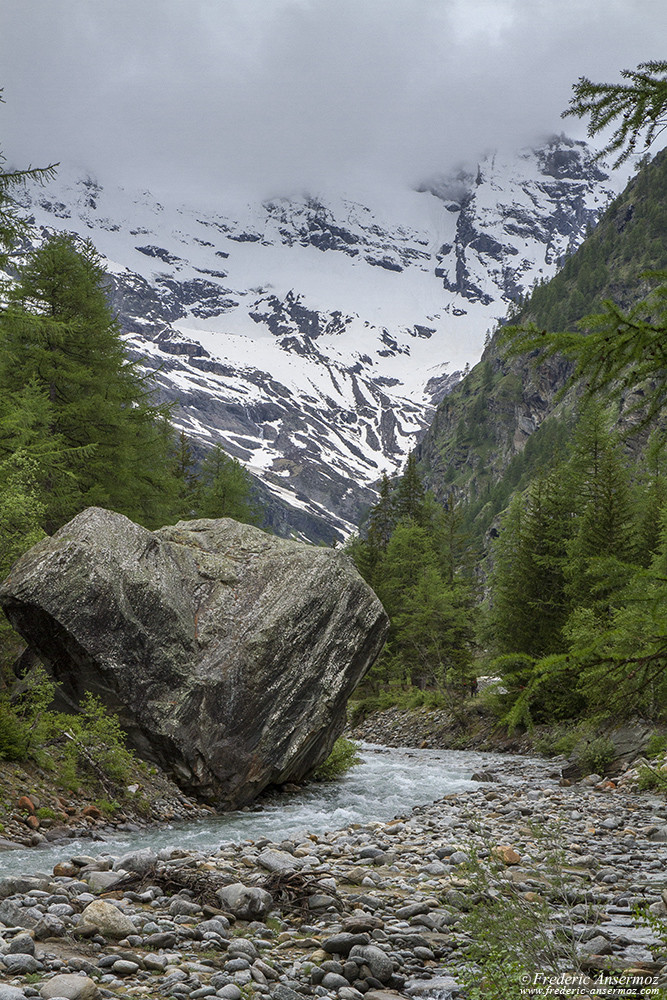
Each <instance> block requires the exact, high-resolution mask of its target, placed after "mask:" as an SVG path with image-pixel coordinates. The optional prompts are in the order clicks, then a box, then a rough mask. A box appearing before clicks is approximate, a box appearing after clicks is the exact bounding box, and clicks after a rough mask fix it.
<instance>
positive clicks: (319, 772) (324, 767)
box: [311, 736, 361, 781]
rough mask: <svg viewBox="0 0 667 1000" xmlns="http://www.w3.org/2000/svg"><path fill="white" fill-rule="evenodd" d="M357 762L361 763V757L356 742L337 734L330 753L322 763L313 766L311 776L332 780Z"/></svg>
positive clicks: (320, 779)
mask: <svg viewBox="0 0 667 1000" xmlns="http://www.w3.org/2000/svg"><path fill="white" fill-rule="evenodd" d="M357 764H361V757H360V756H359V752H358V747H357V745H356V743H353V742H352V741H351V740H347V739H345V737H344V736H339V737H338V739H337V740H336V742H335V743H334V745H333V749H332V751H331V753H330V754H329V756H328V757H327V759H326V760H325V761H324V763H323V764H320V766H319V767H316V768H315V770H314V771H313V773H312V774H311V778H312V779H313V780H314V781H332V780H333V779H334V778H340V777H341V775H343V774H345V773H346V772H347V771H349V770H350V768H351V767H356V765H357Z"/></svg>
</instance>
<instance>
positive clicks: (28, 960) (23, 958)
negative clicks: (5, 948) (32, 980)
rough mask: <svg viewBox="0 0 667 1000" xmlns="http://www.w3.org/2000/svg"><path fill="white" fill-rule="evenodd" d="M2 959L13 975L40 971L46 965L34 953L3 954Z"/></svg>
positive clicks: (0, 958) (0, 957) (0, 959)
mask: <svg viewBox="0 0 667 1000" xmlns="http://www.w3.org/2000/svg"><path fill="white" fill-rule="evenodd" d="M0 961H2V962H4V963H5V968H6V969H7V971H8V972H9V973H11V975H13V976H17V975H29V974H30V973H31V972H38V971H39V970H40V969H43V968H44V966H43V965H42V963H41V962H38V961H37V959H36V958H33V956H32V955H7V954H5V955H2V956H0Z"/></svg>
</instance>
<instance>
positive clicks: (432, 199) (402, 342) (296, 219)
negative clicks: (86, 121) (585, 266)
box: [25, 136, 612, 537]
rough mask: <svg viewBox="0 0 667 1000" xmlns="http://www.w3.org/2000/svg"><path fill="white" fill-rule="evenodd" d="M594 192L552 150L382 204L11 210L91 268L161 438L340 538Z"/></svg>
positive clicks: (570, 145)
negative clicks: (215, 460) (210, 451)
mask: <svg viewBox="0 0 667 1000" xmlns="http://www.w3.org/2000/svg"><path fill="white" fill-rule="evenodd" d="M611 194H612V192H611V186H610V184H609V181H608V177H607V175H606V174H605V173H604V172H603V171H602V170H601V169H600V168H599V166H598V165H597V164H596V163H595V162H593V160H592V157H591V155H590V153H589V151H588V150H587V147H586V145H585V144H584V143H581V142H573V141H571V140H568V139H566V138H564V137H562V136H561V137H559V138H557V139H553V140H551V141H550V142H549V143H547V144H546V145H545V146H543V147H542V148H540V149H537V150H523V151H521V152H519V153H518V154H515V155H512V156H509V155H500V154H493V155H489V156H486V157H485V158H483V159H482V160H481V161H480V162H479V164H478V165H477V168H476V169H475V170H473V171H464V170H462V171H459V172H457V173H456V174H455V175H452V176H443V177H440V178H435V179H431V180H430V181H429V182H428V183H424V184H421V185H419V187H418V188H416V189H414V190H406V191H403V192H398V193H397V192H395V191H392V192H391V195H390V196H387V195H386V194H384V193H383V192H381V191H378V190H375V191H371V192H364V193H363V195H361V194H360V195H359V196H358V197H357V198H356V199H354V200H353V199H351V198H349V197H342V196H340V195H338V194H332V193H331V192H329V193H327V194H326V195H324V194H322V195H319V196H317V197H315V196H312V195H309V196H302V197H298V198H295V197H291V198H274V199H271V200H266V201H262V202H258V203H255V204H243V205H232V204H230V203H229V202H228V201H226V200H225V197H224V195H220V197H219V198H217V199H216V198H211V199H210V200H209V204H207V205H204V204H201V205H186V204H172V203H169V204H167V203H160V202H158V201H157V200H156V199H155V198H154V197H153V196H152V195H151V194H150V193H148V192H142V193H139V192H136V191H130V190H128V189H123V188H116V189H112V188H110V187H108V186H107V187H104V188H102V187H101V185H100V184H98V183H97V182H96V181H95V180H93V179H92V178H91V177H89V176H85V177H81V176H76V175H73V174H70V175H68V174H67V173H66V172H61V173H60V175H59V176H58V177H57V178H56V180H55V181H54V182H52V183H50V184H49V185H48V186H46V187H37V186H36V187H33V188H30V189H28V190H27V192H26V195H25V207H26V209H27V210H28V213H29V214H30V216H31V217H32V219H33V221H34V227H35V228H34V232H35V238H36V239H38V238H39V236H40V234H42V233H43V232H44V231H46V230H49V229H57V230H68V231H73V232H76V233H78V234H80V235H81V236H82V237H85V238H89V239H90V240H92V242H93V244H94V245H95V246H96V248H97V249H98V251H99V252H100V253H101V254H102V256H103V258H104V259H105V261H106V266H107V268H108V271H109V273H110V275H111V280H112V286H113V305H114V308H115V309H116V310H117V312H118V316H119V319H120V322H121V324H122V328H123V331H124V333H125V335H126V340H127V347H128V351H129V353H130V354H131V355H132V356H134V357H138V358H140V359H141V363H142V364H143V365H144V366H145V367H146V368H147V369H152V370H153V371H154V372H155V377H156V380H157V383H158V385H159V387H160V393H161V396H162V397H163V398H165V399H168V400H172V401H176V403H177V408H176V409H175V412H174V421H175V423H176V425H177V426H178V427H179V428H182V429H183V430H184V431H185V432H186V433H187V434H188V435H189V436H191V437H192V438H193V439H194V440H195V441H197V442H198V443H199V444H201V445H202V446H210V445H211V444H213V443H215V442H220V443H221V444H222V445H223V447H224V448H225V449H226V450H227V451H228V452H229V453H230V454H233V455H235V456H237V457H238V458H239V459H241V460H242V461H243V462H244V463H245V464H246V465H247V466H248V468H249V469H250V471H251V472H253V473H254V474H256V475H257V476H258V477H259V478H260V479H261V480H262V481H263V482H264V484H265V485H266V487H268V489H269V490H270V491H271V493H272V494H273V495H274V496H275V497H277V498H279V499H280V500H283V501H285V502H286V503H287V504H288V507H289V508H290V509H291V510H292V511H293V516H290V517H287V521H288V522H289V523H290V524H291V525H292V527H294V528H295V529H296V530H297V531H298V532H299V533H301V534H304V535H306V536H310V537H323V535H322V525H321V523H320V524H319V527H318V526H317V520H318V519H319V518H323V519H324V520H325V521H326V522H328V524H329V525H330V526H332V527H333V529H334V530H335V531H336V532H338V533H339V534H345V533H346V532H347V531H349V530H350V528H351V527H352V526H353V525H354V524H355V523H356V522H357V520H358V518H359V515H360V513H361V511H362V509H363V507H364V506H366V505H367V504H369V503H372V502H373V501H374V498H375V493H374V490H373V484H374V483H376V482H377V480H378V479H379V477H380V476H381V474H382V473H383V472H387V473H389V474H392V473H393V472H395V471H396V470H397V469H398V468H399V467H400V466H401V465H402V463H403V461H404V459H405V457H406V455H407V453H408V452H409V451H410V450H411V448H413V447H414V445H415V443H416V441H417V440H418V438H419V436H420V435H421V434H422V432H423V431H424V429H425V427H426V426H427V424H428V422H429V418H430V416H431V414H432V412H433V407H434V405H435V404H436V403H437V402H438V401H439V400H440V399H441V398H442V396H443V395H444V394H445V393H446V392H447V391H448V389H449V388H450V387H451V386H452V385H453V384H455V382H456V381H457V380H458V378H459V370H460V368H462V367H463V365H464V364H466V363H467V362H470V363H472V362H474V361H476V360H477V359H478V357H479V355H480V353H481V349H482V346H483V342H484V338H485V333H486V331H487V330H488V329H489V328H490V327H492V326H494V325H495V323H496V321H497V320H498V319H500V318H502V317H503V316H504V315H505V313H506V310H507V306H508V304H509V303H510V302H511V301H512V300H513V299H514V298H516V296H517V295H518V294H519V293H524V292H526V291H527V290H528V289H529V288H530V287H531V285H532V284H533V282H534V281H535V280H539V279H541V278H546V277H549V276H550V275H552V274H553V273H554V271H555V270H556V268H557V266H558V264H559V262H560V261H562V260H563V259H564V257H565V256H566V255H567V254H568V253H570V252H572V251H573V250H574V249H576V247H577V246H578V244H579V243H580V242H581V240H582V239H583V238H584V236H585V233H586V229H587V227H589V226H590V225H591V224H594V223H595V222H596V221H597V218H598V216H599V215H600V213H601V211H602V210H603V209H604V208H605V207H606V205H607V204H608V201H609V199H610V197H611ZM288 526H289V525H288ZM329 530H331V529H329ZM325 535H326V532H325Z"/></svg>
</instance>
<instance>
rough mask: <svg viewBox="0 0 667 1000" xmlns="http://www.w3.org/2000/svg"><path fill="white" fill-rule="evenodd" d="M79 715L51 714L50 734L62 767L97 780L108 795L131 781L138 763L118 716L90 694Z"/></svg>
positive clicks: (71, 773)
mask: <svg viewBox="0 0 667 1000" xmlns="http://www.w3.org/2000/svg"><path fill="white" fill-rule="evenodd" d="M80 709H81V711H80V714H79V715H64V714H58V715H56V714H52V716H51V719H50V725H51V735H52V737H53V738H54V739H58V741H59V743H60V748H61V752H62V759H63V767H64V769H65V771H66V772H67V773H68V775H69V776H70V778H73V777H74V775H78V776H81V777H84V776H89V777H93V778H95V779H97V780H98V781H99V782H100V783H101V784H102V786H103V787H104V788H105V790H106V791H107V792H109V791H110V790H112V789H116V788H119V787H120V786H123V785H126V784H127V783H128V782H129V781H131V779H132V777H133V775H134V773H135V771H136V768H137V767H138V766H139V762H138V761H137V759H136V757H135V756H134V754H133V753H132V751H131V750H128V748H127V746H126V743H125V734H124V733H123V731H122V729H121V728H120V722H119V721H118V718H117V716H115V715H113V714H109V713H108V712H107V709H106V708H105V706H104V705H103V704H102V702H101V701H100V699H99V698H97V697H96V696H95V695H92V694H90V692H88V693H87V694H86V695H85V697H84V698H83V700H82V702H81V706H80Z"/></svg>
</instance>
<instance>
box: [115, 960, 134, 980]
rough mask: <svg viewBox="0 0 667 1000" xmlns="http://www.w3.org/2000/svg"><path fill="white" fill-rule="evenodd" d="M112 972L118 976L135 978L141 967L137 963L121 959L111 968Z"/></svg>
mask: <svg viewBox="0 0 667 1000" xmlns="http://www.w3.org/2000/svg"><path fill="white" fill-rule="evenodd" d="M111 969H112V972H113V973H114V975H116V976H133V975H134V973H135V972H138V971H139V965H138V964H137V963H136V962H129V961H128V960H127V959H124V958H120V959H119V960H118V961H117V962H114V964H113V965H112V967H111Z"/></svg>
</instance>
